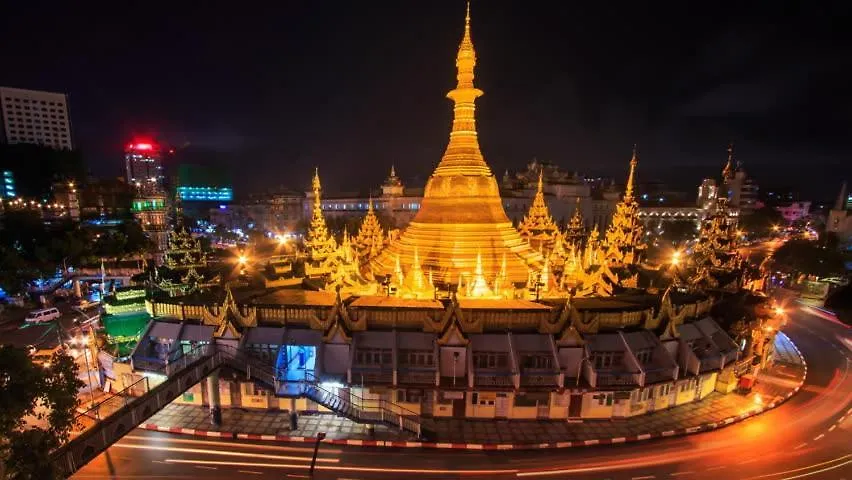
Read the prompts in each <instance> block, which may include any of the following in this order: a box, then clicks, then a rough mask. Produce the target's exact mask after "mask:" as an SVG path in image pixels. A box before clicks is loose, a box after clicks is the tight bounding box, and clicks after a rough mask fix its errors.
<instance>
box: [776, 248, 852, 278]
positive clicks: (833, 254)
mask: <svg viewBox="0 0 852 480" xmlns="http://www.w3.org/2000/svg"><path fill="white" fill-rule="evenodd" d="M772 264H773V266H774V267H775V268H777V269H779V270H782V271H786V272H788V273H792V274H795V275H799V274H805V275H816V276H818V277H828V276H832V275H837V274H842V273H843V272H844V270H845V265H844V258H843V255H841V254H840V253H838V252H837V251H836V250H833V249H830V248H825V247H820V246H819V245H818V244H817V243H815V242H811V241H808V240H790V241H788V242H787V243H785V244H784V245H782V246H781V247H780V248H778V250H776V251H775V253H773V254H772Z"/></svg>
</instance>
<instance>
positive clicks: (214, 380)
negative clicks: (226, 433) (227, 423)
mask: <svg viewBox="0 0 852 480" xmlns="http://www.w3.org/2000/svg"><path fill="white" fill-rule="evenodd" d="M207 394H208V402H209V403H210V423H211V424H213V425H216V426H219V425H222V402H221V400H220V399H219V370H213V371H212V372H211V373H210V375H208V376H207Z"/></svg>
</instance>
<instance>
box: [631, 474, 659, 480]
mask: <svg viewBox="0 0 852 480" xmlns="http://www.w3.org/2000/svg"><path fill="white" fill-rule="evenodd" d="M651 478H657V476H656V475H645V476H644V477H631V478H630V480H649V479H651Z"/></svg>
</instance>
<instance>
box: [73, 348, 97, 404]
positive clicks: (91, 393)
mask: <svg viewBox="0 0 852 480" xmlns="http://www.w3.org/2000/svg"><path fill="white" fill-rule="evenodd" d="M71 345H72V346H78V345H79V346H80V348H81V350H82V352H83V360H84V361H85V363H86V376H87V377H88V378H89V397H90V398H91V402H92V403H91V405H90V406H92V407H94V406H95V392H94V390H92V369H91V367H90V366H89V354H90V351H89V337H88V336H86V335H83V336H81V337H76V338H74V339H73V340H71Z"/></svg>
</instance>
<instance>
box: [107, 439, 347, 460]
mask: <svg viewBox="0 0 852 480" xmlns="http://www.w3.org/2000/svg"><path fill="white" fill-rule="evenodd" d="M114 446H116V447H119V448H133V449H138V450H158V451H164V452H177V453H200V454H203V455H220V456H223V457H252V458H265V459H268V460H292V461H297V462H310V461H311V459H310V458H309V457H293V456H288V455H265V454H262V453H253V452H229V451H224V450H208V449H205V448H183V447H163V446H159V445H124V444H120V443H119V444H116V445H114ZM317 462H324V463H340V459H337V458H317Z"/></svg>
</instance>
